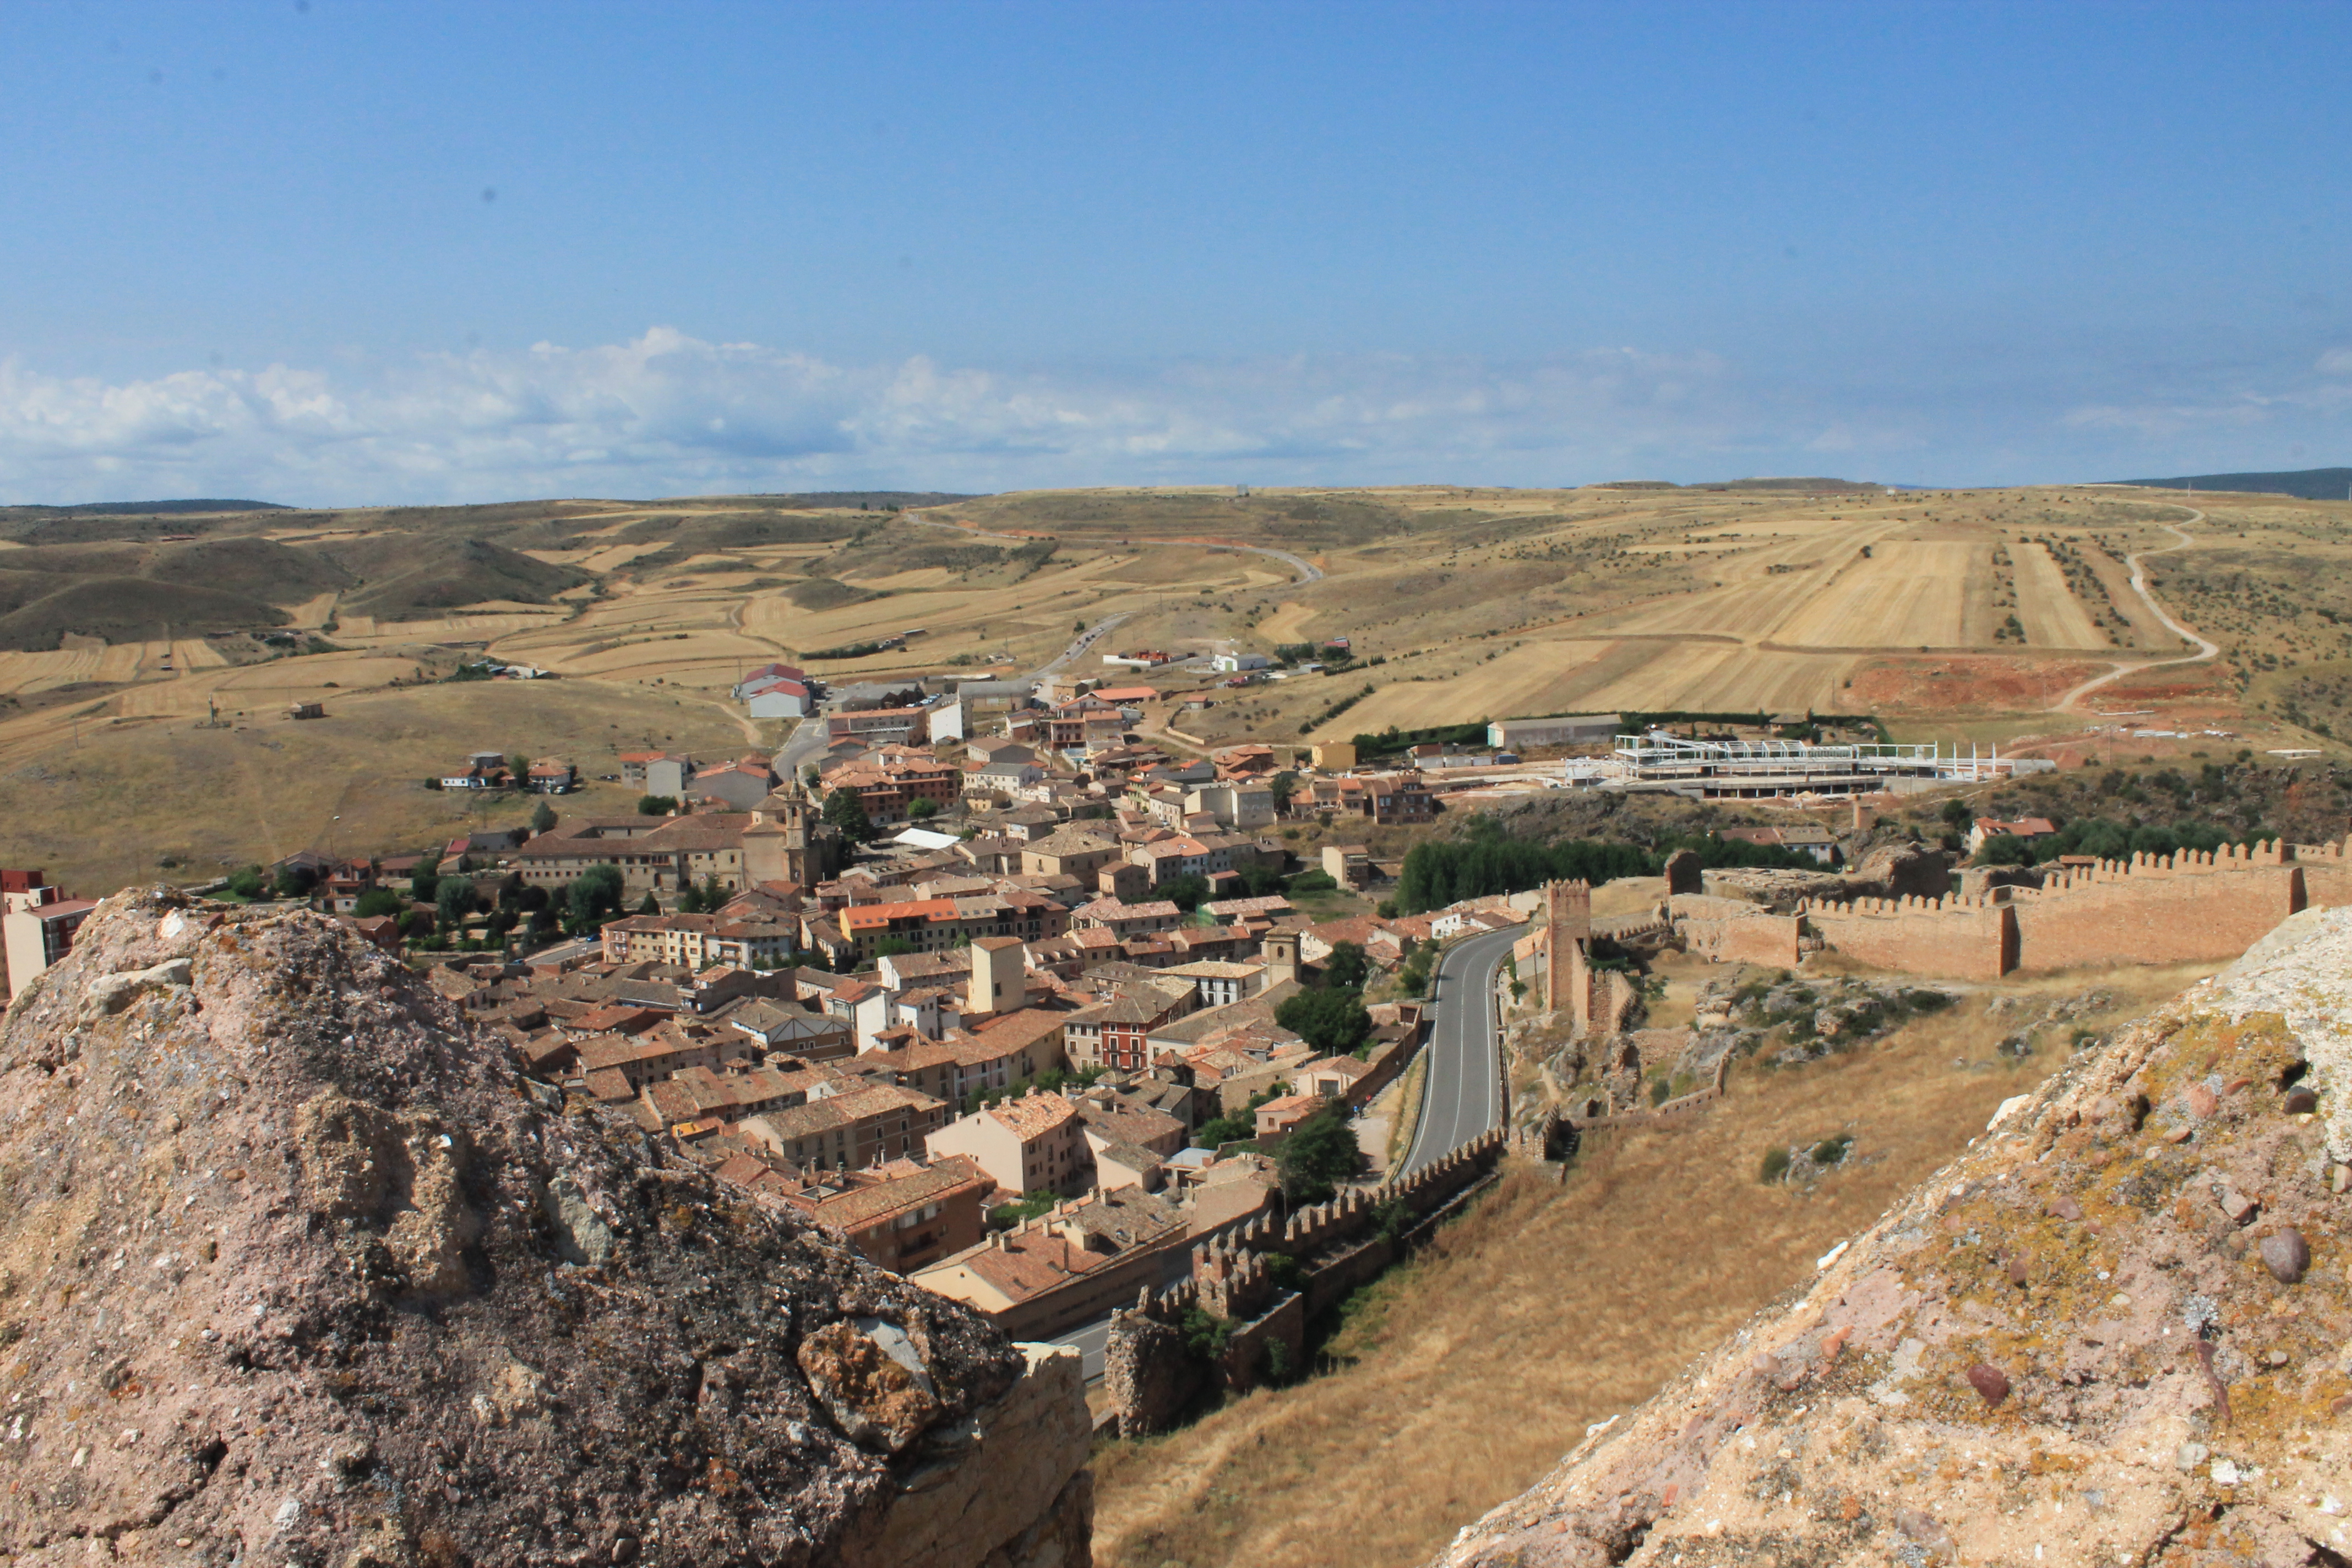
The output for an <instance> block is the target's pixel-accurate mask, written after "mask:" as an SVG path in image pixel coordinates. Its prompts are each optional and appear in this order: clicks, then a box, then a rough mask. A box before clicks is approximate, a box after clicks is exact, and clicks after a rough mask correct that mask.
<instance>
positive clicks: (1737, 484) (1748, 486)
mask: <svg viewBox="0 0 2352 1568" xmlns="http://www.w3.org/2000/svg"><path fill="white" fill-rule="evenodd" d="M1888 488H1889V487H1888V486H1885V485H1883V484H1879V483H1876V482H1874V481H1873V480H1870V479H1723V480H1719V481H1714V482H1710V483H1706V484H1693V485H1678V484H1675V483H1674V482H1673V481H1672V480H1670V479H1618V480H1615V481H1613V482H1612V483H1609V484H1602V485H1594V486H1593V487H1592V489H1597V490H1766V491H1770V492H1773V493H1776V494H1791V493H1793V494H1799V495H1853V494H1857V493H1861V492H1864V491H1867V492H1870V493H1873V494H1875V493H1877V492H1879V491H1882V490H1885V489H1888ZM1893 488H1895V489H1904V488H1906V487H1904V486H1899V485H1898V486H1895V487H1893Z"/></svg>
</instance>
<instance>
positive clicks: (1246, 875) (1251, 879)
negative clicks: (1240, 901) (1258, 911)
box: [1239, 828, 1297, 899]
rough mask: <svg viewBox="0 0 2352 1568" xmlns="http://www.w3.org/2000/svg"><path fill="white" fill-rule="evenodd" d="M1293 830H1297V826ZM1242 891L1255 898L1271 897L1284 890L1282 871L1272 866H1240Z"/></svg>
mask: <svg viewBox="0 0 2352 1568" xmlns="http://www.w3.org/2000/svg"><path fill="white" fill-rule="evenodd" d="M1292 831H1293V832H1296V831H1297V829H1296V828H1293V829H1292ZM1239 869H1240V876H1241V879H1242V891H1243V892H1244V893H1246V894H1248V895H1249V896H1250V897H1251V898H1253V899H1265V898H1271V897H1273V896H1274V895H1275V894H1276V893H1278V892H1280V891H1282V873H1281V872H1280V871H1278V870H1276V869H1275V868H1273V867H1271V866H1244V867H1241V868H1239Z"/></svg>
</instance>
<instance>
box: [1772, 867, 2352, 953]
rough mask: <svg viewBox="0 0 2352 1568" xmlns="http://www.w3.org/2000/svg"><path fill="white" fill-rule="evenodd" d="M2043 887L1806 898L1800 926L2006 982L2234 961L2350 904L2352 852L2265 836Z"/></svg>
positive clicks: (2057, 878) (2060, 875)
mask: <svg viewBox="0 0 2352 1568" xmlns="http://www.w3.org/2000/svg"><path fill="white" fill-rule="evenodd" d="M2045 877H2046V879H2045V880H2044V882H2043V883H2042V886H2041V887H2039V888H2024V887H2020V888H1997V889H1992V890H1991V891H1990V892H1988V893H1983V894H1977V895H1969V896H1963V895H1959V894H1950V895H1947V896H1945V897H1941V898H1927V897H1907V898H1899V899H1868V898H1865V899H1853V900H1834V901H1833V900H1804V901H1803V902H1801V904H1800V905H1799V911H1798V912H1799V918H1800V919H1801V920H1802V921H1805V922H1806V924H1807V925H1808V926H1809V927H1811V930H1812V931H1813V932H1814V933H1815V934H1817V935H1819V936H1820V937H1821V938H1822V939H1823V940H1824V941H1825V942H1827V943H1828V944H1829V945H1830V946H1832V947H1834V948H1836V949H1838V950H1839V951H1840V952H1846V953H1849V954H1851V955H1852V956H1853V957H1855V958H1858V959H1860V960H1862V961H1863V962H1864V963H1874V964H1876V965H1878V966H1880V967H1881V968H1886V969H1896V970H1904V971H1908V972H1911V973H1922V974H1941V975H1948V976H1953V977H1956V978H1962V979H1974V980H1997V979H1999V978H2000V976H2002V975H2004V974H2008V973H2012V972H2014V971H2020V970H2022V971H2026V972H2029V973H2048V972H2052V971H2055V970H2062V969H2076V968H2094V967H2097V968H2104V967H2109V966H2112V965H2115V964H2119V963H2198V962H2211V961H2216V960H2221V959H2228V958H2233V957H2235V956H2236V955H2238V954H2239V953H2241V952H2244V951H2245V950H2246V949H2247V948H2248V947H2250V946H2252V943H2253V942H2255V940H2256V939H2258V938H2259V937H2261V936H2262V934H2263V932H2264V931H2269V930H2270V929H2271V928H2272V927H2273V926H2274V925H2276V924H2277V923H2278V922H2279V921H2282V920H2284V919H2285V918H2286V917H2287V916H2288V915H2291V914H2293V913H2294V912H2295V911H2296V910H2300V909H2303V908H2305V907H2306V906H2307V905H2311V904H2318V905H2336V904H2342V903H2347V902H2352V858H2347V845H2346V843H2336V844H2330V845H2315V846H2305V845H2288V844H2286V843H2285V842H2284V841H2283V840H2280V839H2267V840H2263V841H2262V842H2259V843H2255V844H2251V845H2225V846H2223V847H2221V848H2219V849H2212V850H2196V849H2183V850H2179V851H2176V852H2174V853H2172V854H2167V855H2156V854H2149V853H2146V852H2135V853H2134V854H2132V855H2131V856H2130V857H2128V858H2123V859H2111V860H2101V861H2098V862H2096V863H2095V864H2091V865H2082V866H2062V867H2055V868H2051V869H2050V870H2048V871H2047V872H2046V873H2045Z"/></svg>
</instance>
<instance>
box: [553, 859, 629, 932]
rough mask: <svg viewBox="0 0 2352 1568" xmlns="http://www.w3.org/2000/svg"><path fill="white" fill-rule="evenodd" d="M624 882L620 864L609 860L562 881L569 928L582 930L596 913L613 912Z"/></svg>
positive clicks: (591, 921) (601, 914)
mask: <svg viewBox="0 0 2352 1568" xmlns="http://www.w3.org/2000/svg"><path fill="white" fill-rule="evenodd" d="M624 888H625V879H623V877H622V875H621V868H619V867H618V866H615V865H614V864H613V863H612V862H611V861H610V860H605V861H601V862H599V863H598V864H596V865H593V866H591V867H589V868H588V869H586V870H585V871H583V872H581V873H580V875H578V876H577V877H574V878H572V880H571V881H570V882H569V883H568V884H566V885H565V887H564V889H563V900H564V903H565V904H566V905H567V906H568V907H569V909H570V910H571V912H572V930H574V931H588V930H590V929H591V928H593V926H594V925H595V924H596V921H597V920H598V918H599V917H600V916H603V915H607V914H612V913H614V912H616V911H617V910H619V909H620V907H621V894H622V891H623V889H624Z"/></svg>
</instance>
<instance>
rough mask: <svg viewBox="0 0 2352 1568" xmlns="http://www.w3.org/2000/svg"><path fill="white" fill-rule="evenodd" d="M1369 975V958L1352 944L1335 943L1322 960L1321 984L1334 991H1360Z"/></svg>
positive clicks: (1358, 946)
mask: <svg viewBox="0 0 2352 1568" xmlns="http://www.w3.org/2000/svg"><path fill="white" fill-rule="evenodd" d="M1371 973H1372V961H1371V959H1370V956H1369V955H1368V954H1366V952H1364V950H1363V948H1362V947H1361V946H1360V945H1359V944H1357V943H1355V942H1339V943H1336V944H1335V945H1334V946H1333V947H1332V949H1331V952H1330V955H1329V956H1328V957H1327V958H1325V959H1324V960H1323V983H1324V984H1326V985H1328V986H1330V987H1331V988H1332V989H1333V990H1335V991H1361V990H1362V989H1363V988H1364V982H1365V981H1366V980H1367V979H1369V978H1370V976H1371Z"/></svg>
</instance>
